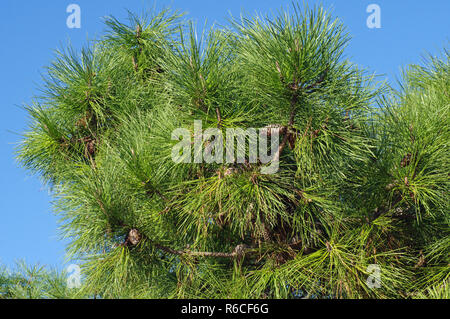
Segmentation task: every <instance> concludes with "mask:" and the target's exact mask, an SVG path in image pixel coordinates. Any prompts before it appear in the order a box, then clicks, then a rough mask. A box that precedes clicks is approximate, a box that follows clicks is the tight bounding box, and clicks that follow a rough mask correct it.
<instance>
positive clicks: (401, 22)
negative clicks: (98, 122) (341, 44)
mask: <svg viewBox="0 0 450 319" xmlns="http://www.w3.org/2000/svg"><path fill="white" fill-rule="evenodd" d="M307 2H308V3H309V4H313V3H316V2H318V1H312V0H311V1H307ZM71 3H75V4H78V5H79V6H80V7H81V29H69V28H68V27H67V26H66V19H67V16H68V15H69V14H68V13H66V8H67V6H68V5H69V4H71ZM300 3H301V1H300ZM322 3H323V4H324V5H325V7H330V6H332V7H333V8H334V11H333V12H334V15H335V16H337V17H339V18H341V19H342V20H343V22H344V23H345V25H346V26H347V27H348V30H349V32H350V34H351V35H352V37H353V39H352V41H351V42H350V44H349V47H348V50H347V55H348V57H350V58H351V59H352V60H353V61H354V62H356V63H358V64H359V65H361V66H364V67H366V68H368V69H369V70H371V71H373V72H376V73H377V74H384V75H385V76H386V77H387V78H388V80H389V81H391V82H395V78H396V76H397V75H398V74H399V69H400V67H401V66H402V65H405V64H407V63H418V62H420V60H421V58H420V56H421V55H422V54H423V53H425V52H431V53H439V51H440V50H441V49H442V48H443V47H444V46H445V45H447V47H448V41H449V30H450V19H449V18H448V15H449V13H450V1H449V0H430V1H420V0H371V1H367V0H334V1H332V0H323V1H322ZM372 3H375V4H378V5H379V6H380V8H381V28H380V29H369V28H368V27H367V26H366V19H367V17H368V15H369V13H366V8H367V6H368V5H369V4H372ZM154 4H155V2H153V1H144V0H127V1H125V0H95V1H92V0H91V1H88V0H71V1H65V0H41V1H19V0H1V2H0V39H1V50H0V63H1V68H0V70H1V71H2V72H1V76H0V93H1V103H2V105H1V107H2V109H1V110H2V112H1V116H0V174H1V175H0V263H4V264H7V265H12V264H13V262H14V260H17V259H21V258H24V259H25V260H26V261H27V262H29V263H36V262H40V263H41V264H47V265H52V266H58V267H62V263H63V256H64V243H63V242H61V241H59V240H58V237H57V222H56V220H57V218H56V217H55V216H54V215H53V214H52V209H51V197H50V195H49V194H48V191H47V190H46V189H45V188H43V187H42V185H41V183H40V181H39V179H38V178H37V177H36V176H30V175H29V174H28V173H27V172H26V171H25V170H24V169H22V168H20V167H19V166H18V165H17V163H16V161H15V160H14V154H13V152H14V147H15V146H14V145H15V144H16V143H17V141H18V140H19V136H18V135H16V134H14V132H16V133H20V132H22V131H23V130H24V129H25V128H26V122H27V116H26V114H25V112H24V111H23V110H22V109H20V108H19V107H18V105H23V104H27V103H30V101H31V99H32V97H33V95H36V94H38V93H39V92H38V90H37V89H38V87H39V86H40V84H41V79H40V73H41V72H43V67H44V66H46V65H48V64H49V63H50V61H51V60H52V57H53V50H54V49H56V48H58V47H60V45H61V44H65V43H67V41H68V40H69V39H70V41H71V43H72V45H73V46H74V47H75V48H80V47H81V46H82V45H83V44H85V43H86V40H87V39H88V38H89V39H93V38H95V37H97V36H99V35H101V34H102V31H103V30H104V26H103V23H102V17H104V16H107V15H114V16H116V17H118V18H124V17H125V16H126V10H125V9H126V8H127V9H130V10H131V11H135V12H140V11H141V10H142V9H143V8H145V7H147V8H151V7H152V6H153V5H154ZM290 4H291V1H267V0H247V1H236V0H228V1H224V0H221V1H216V0H190V1H181V0H178V1H176V0H175V1H162V0H160V1H157V2H156V6H157V7H162V6H167V5H170V6H171V7H172V8H174V9H181V10H182V11H186V12H187V13H188V16H187V17H188V18H192V19H194V20H197V21H198V22H199V23H200V24H201V25H202V24H203V21H204V19H206V18H207V19H208V21H209V22H213V21H217V22H218V23H222V24H223V23H226V20H227V17H228V12H231V13H232V14H233V15H235V16H236V15H238V14H239V13H240V11H241V9H245V11H246V12H248V13H253V12H255V10H256V11H258V12H263V13H264V12H269V11H270V9H274V10H276V9H278V8H279V7H280V6H281V5H283V6H289V5H290Z"/></svg>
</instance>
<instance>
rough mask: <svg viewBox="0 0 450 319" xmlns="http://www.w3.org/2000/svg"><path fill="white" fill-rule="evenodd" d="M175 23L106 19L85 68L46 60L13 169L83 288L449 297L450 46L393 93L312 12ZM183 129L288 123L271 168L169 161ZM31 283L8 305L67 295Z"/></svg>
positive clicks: (140, 292) (145, 293) (336, 30)
mask: <svg viewBox="0 0 450 319" xmlns="http://www.w3.org/2000/svg"><path fill="white" fill-rule="evenodd" d="M180 17H181V15H180V14H178V13H171V12H170V11H167V10H166V11H163V12H161V13H159V14H155V15H153V16H145V15H144V16H143V17H138V16H136V15H132V14H130V19H129V24H128V25H127V24H124V23H122V22H119V21H118V20H116V19H114V18H108V19H107V20H106V26H107V27H108V31H107V33H106V35H105V37H104V38H102V39H99V41H96V42H95V43H93V44H92V45H91V46H90V47H89V48H86V49H83V50H82V51H81V53H80V54H79V55H77V54H76V53H75V52H74V51H73V50H71V49H68V50H63V51H60V52H57V57H56V60H55V62H54V63H53V64H52V65H51V66H50V67H49V68H48V75H47V77H46V78H45V80H46V81H45V83H46V86H45V89H44V93H45V94H44V96H43V97H41V98H40V99H37V101H36V102H35V104H34V105H32V106H27V110H28V112H29V115H30V117H31V122H30V127H29V130H28V131H27V132H26V133H25V134H24V138H23V141H22V143H21V144H20V145H19V147H18V159H19V161H20V162H21V163H22V164H23V165H24V166H25V167H26V168H27V169H29V170H30V171H32V172H33V173H36V174H39V175H40V176H42V178H43V180H44V182H46V183H49V186H50V187H51V189H52V190H53V192H54V196H55V210H56V213H57V214H58V215H59V216H60V217H61V234H62V236H63V237H65V238H69V239H70V240H71V243H70V245H69V246H68V258H76V259H78V260H81V261H82V269H83V276H84V278H85V280H84V285H83V287H82V288H80V290H76V291H77V293H76V294H75V295H76V296H77V297H83V296H100V297H103V298H188V297H190V298H298V297H305V296H306V297H309V298H409V297H418V298H425V297H426V298H428V297H430V298H448V280H449V267H448V266H449V263H450V261H449V257H448V256H449V251H450V246H449V245H450V241H449V217H448V216H449V215H448V211H449V203H450V201H449V196H448V191H449V178H448V177H449V172H450V167H449V165H450V164H449V163H450V162H449V159H448V154H449V145H448V141H449V139H450V126H449V122H448V121H449V118H450V117H449V105H450V104H449V101H450V99H449V95H448V94H449V92H450V83H449V81H450V76H449V72H450V69H449V68H450V66H449V61H448V60H449V55H448V53H447V52H446V53H445V55H444V56H443V57H441V58H435V57H432V58H430V61H429V62H428V63H427V64H425V66H411V67H410V68H408V69H406V70H405V73H404V76H403V83H402V89H401V90H399V91H398V92H396V91H394V90H392V89H388V88H387V87H386V86H385V85H384V84H381V83H378V82H376V81H375V79H374V77H373V76H371V75H369V74H367V72H366V71H364V70H361V69H359V68H358V67H357V66H356V65H355V64H353V63H352V62H351V61H348V60H347V59H346V58H345V54H344V51H345V46H346V44H347V43H348V41H349V36H348V34H347V33H346V31H345V27H344V26H343V25H342V23H341V22H340V21H339V20H338V19H335V18H333V17H332V16H331V15H330V14H329V13H328V12H326V11H325V10H324V9H323V8H321V7H316V8H312V9H311V8H308V7H305V8H300V7H299V6H296V5H294V6H293V13H292V14H291V13H289V12H287V11H282V12H280V13H279V14H278V16H276V17H274V18H272V17H262V16H257V17H255V18H248V17H241V19H232V21H231V26H232V28H230V29H218V28H212V29H210V30H206V29H205V30H204V31H203V33H202V34H201V36H200V37H199V36H198V35H197V32H196V27H195V25H194V24H193V23H191V22H183V21H181V20H180ZM194 120H201V121H202V125H203V129H207V128H219V129H220V130H222V131H223V133H224V134H225V132H226V130H227V129H229V128H242V129H244V130H245V129H247V128H263V127H266V128H274V127H277V128H280V147H279V148H278V150H272V151H273V152H275V151H276V152H278V153H277V154H278V156H279V159H280V168H279V170H278V172H276V173H275V174H268V175H265V174H262V173H261V164H260V163H248V162H245V163H234V164H219V163H214V162H213V163H198V164H196V163H175V162H174V161H173V160H172V158H171V155H172V147H173V146H174V145H175V144H176V143H177V141H175V140H173V139H172V132H173V131H174V130H175V129H177V128H186V129H188V130H189V132H191V137H194V132H193V123H194ZM209 142H210V141H208V140H204V141H203V145H204V146H205V145H207V144H208V143H209ZM248 152H249V151H248V149H247V150H246V154H247V158H248ZM372 264H376V265H378V266H379V267H380V269H381V287H380V288H370V287H369V286H368V285H367V282H366V279H367V278H368V276H369V275H371V273H370V272H369V270H368V269H369V268H368V266H369V265H372ZM2 278H6V277H2ZM2 280H6V279H2ZM7 280H12V282H15V281H14V280H13V279H7ZM14 285H16V284H14ZM36 287H37V292H35V293H30V294H29V295H24V294H23V293H22V292H17V293H16V292H14V293H10V292H9V291H6V292H5V293H4V294H6V295H7V296H9V297H16V296H18V297H34V296H36V297H59V296H64V294H65V293H67V292H66V291H65V290H64V291H62V292H61V293H60V294H57V293H53V292H51V293H50V292H49V293H46V294H42V291H44V290H46V289H47V288H46V287H47V286H45V285H44V286H39V285H38V286H36ZM61 289H62V288H61ZM75 295H74V296H75ZM67 296H72V295H71V294H69V295H67Z"/></svg>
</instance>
